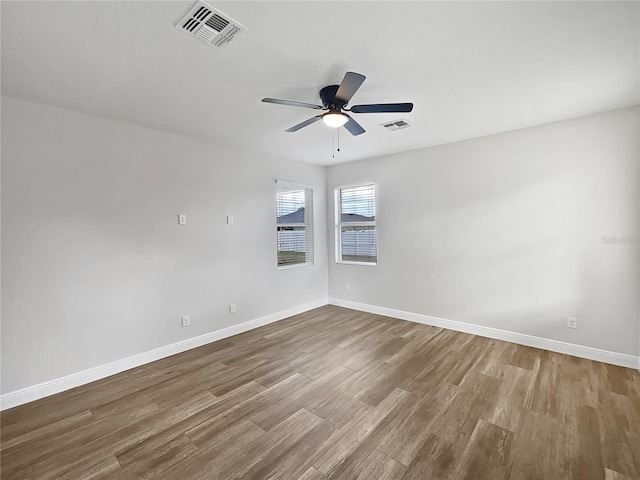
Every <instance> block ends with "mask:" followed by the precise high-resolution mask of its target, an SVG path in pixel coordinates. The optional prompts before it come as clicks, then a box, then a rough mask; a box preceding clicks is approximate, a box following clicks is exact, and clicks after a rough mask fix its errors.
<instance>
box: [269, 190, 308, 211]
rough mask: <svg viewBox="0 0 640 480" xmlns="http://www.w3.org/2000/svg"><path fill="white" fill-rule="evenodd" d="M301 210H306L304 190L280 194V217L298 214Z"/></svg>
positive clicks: (278, 208)
mask: <svg viewBox="0 0 640 480" xmlns="http://www.w3.org/2000/svg"><path fill="white" fill-rule="evenodd" d="M301 208H304V190H296V191H292V192H282V193H278V203H277V213H276V214H277V216H278V217H281V216H283V215H288V214H290V213H293V212H297V211H298V210H299V209H301ZM272 211H273V210H272Z"/></svg>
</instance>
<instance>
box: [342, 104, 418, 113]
mask: <svg viewBox="0 0 640 480" xmlns="http://www.w3.org/2000/svg"><path fill="white" fill-rule="evenodd" d="M411 110H413V103H372V104H370V105H354V106H353V107H351V110H350V111H351V112H353V113H383V112H410V111H411Z"/></svg>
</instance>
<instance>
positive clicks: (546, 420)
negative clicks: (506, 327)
mask: <svg viewBox="0 0 640 480" xmlns="http://www.w3.org/2000/svg"><path fill="white" fill-rule="evenodd" d="M0 420H1V421H0V428H1V434H0V438H1V442H0V468H1V475H2V479H3V480H23V479H29V480H35V479H38V480H41V479H53V478H56V479H64V478H67V479H82V480H84V479H90V478H95V479H99V480H129V479H160V480H172V479H179V480H198V479H202V480H205V479H206V480H211V479H221V480H222V479H224V480H227V479H245V480H253V479H255V480H295V479H302V480H327V479H332V480H342V479H351V480H354V479H355V480H357V479H360V480H364V479H371V480H381V479H393V480H425V479H429V480H431V479H449V480H462V479H474V480H480V479H483V478H490V479H492V480H493V479H495V480H500V479H510V480H524V479H527V480H529V479H563V480H565V479H568V480H597V479H601V480H628V479H636V480H638V479H640V373H639V372H638V371H636V370H632V369H626V368H622V367H616V366H612V365H606V364H603V363H599V362H594V361H591V360H584V359H580V358H575V357H570V356H567V355H562V354H558V353H553V352H548V351H544V350H538V349H535V348H531V347H525V346H521V345H515V344H511V343H507V342H502V341H499V340H493V339H487V338H481V337H476V336H473V335H468V334H464V333H460V332H454V331H451V330H446V329H442V328H437V327H432V326H428V325H421V324H416V323H411V322H406V321H402V320H396V319H393V318H390V317H385V316H380V315H373V314H368V313H363V312H358V311H354V310H349V309H345V308H340V307H336V306H330V305H328V306H325V307H321V308H318V309H315V310H312V311H309V312H305V313H303V314H300V315H295V316H293V317H290V318H287V319H284V320H282V321H279V322H276V323H273V324H269V325H266V326H264V327H261V328H258V329H254V330H251V331H248V332H244V333H242V334H239V335H235V336H233V337H229V338H227V339H224V340H221V341H219V342H214V343H211V344H208V345H204V346H202V347H199V348H196V349H192V350H189V351H187V352H183V353H181V354H178V355H174V356H171V357H167V358H164V359H161V360H158V361H156V362H153V363H150V364H147V365H143V366H141V367H138V368H134V369H131V370H129V371H126V372H122V373H119V374H117V375H114V376H112V377H109V378H105V379H103V380H100V381H97V382H93V383H91V384H87V385H83V386H81V387H78V388H74V389H72V390H69V391H67V392H62V393H60V394H57V395H53V396H51V397H49V398H45V399H41V400H38V401H36V402H32V403H30V404H26V405H22V406H20V407H16V408H13V409H10V410H7V411H5V412H2V414H1V415H0Z"/></svg>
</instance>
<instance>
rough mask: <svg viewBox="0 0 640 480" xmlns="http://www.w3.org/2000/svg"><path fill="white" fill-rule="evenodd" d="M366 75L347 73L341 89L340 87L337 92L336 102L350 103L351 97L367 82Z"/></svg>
mask: <svg viewBox="0 0 640 480" xmlns="http://www.w3.org/2000/svg"><path fill="white" fill-rule="evenodd" d="M365 78H367V77H365V76H364V75H361V74H359V73H355V72H347V73H345V75H344V78H343V79H342V83H341V84H340V87H338V91H337V92H336V95H335V98H336V100H340V101H342V102H344V103H345V104H346V103H349V100H351V97H353V95H354V94H355V93H356V92H357V91H358V89H359V88H360V85H362V82H364V80H365Z"/></svg>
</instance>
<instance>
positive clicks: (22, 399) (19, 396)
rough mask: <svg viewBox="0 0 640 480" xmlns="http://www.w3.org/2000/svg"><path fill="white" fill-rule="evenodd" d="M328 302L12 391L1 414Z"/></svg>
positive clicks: (2, 399) (1, 399)
mask: <svg viewBox="0 0 640 480" xmlns="http://www.w3.org/2000/svg"><path fill="white" fill-rule="evenodd" d="M327 303H328V302H327V299H326V298H325V299H321V300H316V301H315V302H310V303H306V304H304V305H299V306H297V307H293V308H289V309H287V310H283V311H281V312H276V313H272V314H270V315H265V316H264V317H260V318H256V319H254V320H250V321H248V322H244V323H241V324H238V325H232V326H231V327H227V328H223V329H220V330H216V331H215V332H210V333H206V334H204V335H200V336H198V337H194V338H189V339H187V340H182V341H180V342H176V343H172V344H171V345H166V346H164V347H159V348H155V349H153V350H149V351H147V352H143V353H139V354H137V355H133V356H131V357H127V358H123V359H121V360H116V361H114V362H110V363H107V364H105V365H100V366H98V367H94V368H90V369H88V370H83V371H81V372H77V373H73V374H71V375H67V376H65V377H62V378H57V379H55V380H51V381H48V382H44V383H40V384H38V385H33V386H31V387H26V388H22V389H20V390H16V391H14V392H9V393H7V394H5V395H2V396H1V397H0V411H1V410H6V409H8V408H12V407H17V406H18V405H22V404H24V403H28V402H32V401H34V400H38V399H40V398H44V397H48V396H49V395H53V394H56V393H60V392H63V391H65V390H69V389H71V388H75V387H79V386H80V385H85V384H87V383H90V382H94V381H96V380H100V379H102V378H106V377H109V376H111V375H115V374H116V373H120V372H124V371H125V370H129V369H131V368H135V367H139V366H140V365H144V364H146V363H150V362H155V361H156V360H160V359H161V358H165V357H169V356H171V355H175V354H176V353H181V352H184V351H186V350H191V349H192V348H196V347H200V346H202V345H206V344H208V343H211V342H215V341H217V340H222V339H223V338H227V337H231V336H233V335H237V334H239V333H242V332H246V331H248V330H253V329H254V328H258V327H262V326H263V325H268V324H269V323H274V322H277V321H279V320H283V319H285V318H288V317H292V316H293V315H298V314H300V313H304V312H307V311H309V310H313V309H314V308H318V307H322V306H323V305H326V304H327Z"/></svg>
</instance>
